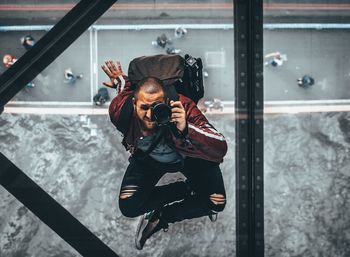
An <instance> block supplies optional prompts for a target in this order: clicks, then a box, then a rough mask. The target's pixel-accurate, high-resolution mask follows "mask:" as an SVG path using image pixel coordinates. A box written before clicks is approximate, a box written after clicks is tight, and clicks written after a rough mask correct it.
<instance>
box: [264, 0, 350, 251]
mask: <svg viewBox="0 0 350 257" xmlns="http://www.w3.org/2000/svg"><path fill="white" fill-rule="evenodd" d="M349 4H350V3H349V1H311V0H310V1H298V4H296V3H292V2H291V1H265V24H264V26H265V30H264V33H265V35H264V36H265V37H264V39H265V42H264V46H265V49H264V51H265V54H266V55H265V71H264V73H265V76H264V79H265V83H264V85H265V100H266V101H265V135H264V137H265V154H264V155H265V163H264V164H265V165H264V169H265V243H266V245H265V249H266V252H265V254H266V256H344V257H345V256H348V255H349V253H350V252H349V249H350V248H349V247H350V243H349V242H350V241H349V240H348V239H349V235H350V229H349V224H350V218H349V215H348V214H347V213H348V209H347V207H346V206H348V205H349V203H350V202H349V197H348V195H349V192H350V187H349V176H350V173H349V170H350V169H349V164H350V158H349V154H348V152H349V140H348V128H349V124H350V123H349V122H350V116H349V110H350V109H349V97H350V95H349V90H348V85H349V69H348V67H349V58H347V53H349V52H350V47H349V44H348V42H349V37H350V36H349V35H350V34H349V20H348V17H349V14H350V9H349V8H350V5H349Z"/></svg>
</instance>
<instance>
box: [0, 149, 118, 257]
mask: <svg viewBox="0 0 350 257" xmlns="http://www.w3.org/2000/svg"><path fill="white" fill-rule="evenodd" d="M0 164H1V166H0V167H1V168H0V184H1V185H2V186H3V187H4V188H5V189H6V190H7V191H8V192H10V193H11V194H12V195H13V196H14V197H16V198H17V199H18V200H19V201H20V202H22V203H23V204H24V206H26V207H27V208H28V209H29V210H30V211H32V212H33V213H34V214H35V215H36V216H37V217H38V218H39V219H40V220H41V221H43V222H44V223H45V224H46V225H48V226H49V227H50V228H51V229H52V230H53V231H55V232H56V233H57V234H58V235H59V236H60V237H61V238H63V239H64V240H65V241H66V242H67V243H68V244H70V245H71V246H72V247H73V248H74V249H75V250H77V251H78V252H79V253H80V254H81V255H82V256H84V257H96V256H103V257H117V256H118V255H116V253H114V252H113V251H112V250H111V249H110V248H109V247H108V246H107V245H105V244H104V243H103V242H102V241H101V240H100V239H99V238H98V237H97V236H95V235H94V234H93V233H92V232H91V231H90V230H88V229H87V228H86V227H85V226H84V225H83V224H81V223H80V222H79V221H78V220H77V219H76V218H75V217H74V216H73V215H72V214H70V213H69V212H68V211H67V210H66V209H65V208H64V207H62V206H61V205H60V204H59V203H58V202H56V201H55V200H54V199H53V198H52V197H51V196H50V195H49V194H48V193H46V192H45V191H44V190H43V189H42V188H41V187H40V186H38V185H37V184H36V183H35V182H34V181H33V180H31V179H30V178H29V177H28V176H27V175H26V174H24V173H23V171H21V170H20V169H19V168H18V167H16V166H15V165H14V164H13V163H12V162H11V161H10V160H9V159H7V158H6V157H5V156H4V155H3V154H2V153H0Z"/></svg>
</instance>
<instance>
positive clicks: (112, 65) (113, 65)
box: [110, 61, 118, 71]
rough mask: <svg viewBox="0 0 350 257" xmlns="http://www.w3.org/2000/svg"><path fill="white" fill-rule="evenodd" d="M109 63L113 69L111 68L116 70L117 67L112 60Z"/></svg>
mask: <svg viewBox="0 0 350 257" xmlns="http://www.w3.org/2000/svg"><path fill="white" fill-rule="evenodd" d="M110 63H111V67H112V69H113V70H115V71H117V70H118V69H117V67H116V66H115V64H114V62H113V61H111V62H110Z"/></svg>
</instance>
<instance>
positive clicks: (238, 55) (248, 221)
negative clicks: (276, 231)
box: [234, 0, 264, 257]
mask: <svg viewBox="0 0 350 257" xmlns="http://www.w3.org/2000/svg"><path fill="white" fill-rule="evenodd" d="M262 6H263V0H234V25H235V26H234V27H235V31H234V33H235V74H236V77H235V115H236V249H237V256H238V257H263V256H264V210H263V206H264V189H263V177H264V176H263V168H264V162H263V144H264V142H263V106H264V105H263V103H264V96H263V8H262Z"/></svg>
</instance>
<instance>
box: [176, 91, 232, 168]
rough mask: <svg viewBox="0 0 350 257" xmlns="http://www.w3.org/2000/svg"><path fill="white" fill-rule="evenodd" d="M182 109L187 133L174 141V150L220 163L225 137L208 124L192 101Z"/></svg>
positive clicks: (224, 147) (223, 151)
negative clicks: (184, 111) (184, 113)
mask: <svg viewBox="0 0 350 257" xmlns="http://www.w3.org/2000/svg"><path fill="white" fill-rule="evenodd" d="M180 101H181V98H180ZM184 108H185V110H186V117H187V118H186V120H187V131H186V132H185V133H184V137H183V138H182V139H181V138H180V139H176V140H175V145H176V148H177V149H179V150H180V151H181V152H182V153H184V154H185V155H187V156H190V157H195V158H202V159H205V160H208V161H213V162H219V163H220V162H222V161H223V157H224V156H225V154H226V152H227V143H226V140H225V137H224V136H223V135H222V134H221V133H219V132H218V131H217V130H216V129H215V128H214V127H213V126H212V125H211V124H210V123H209V121H208V120H207V118H206V117H205V116H204V115H203V114H202V112H201V111H200V110H199V109H198V108H197V105H196V104H195V103H194V102H193V101H191V100H190V99H188V101H186V102H185V104H184Z"/></svg>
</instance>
